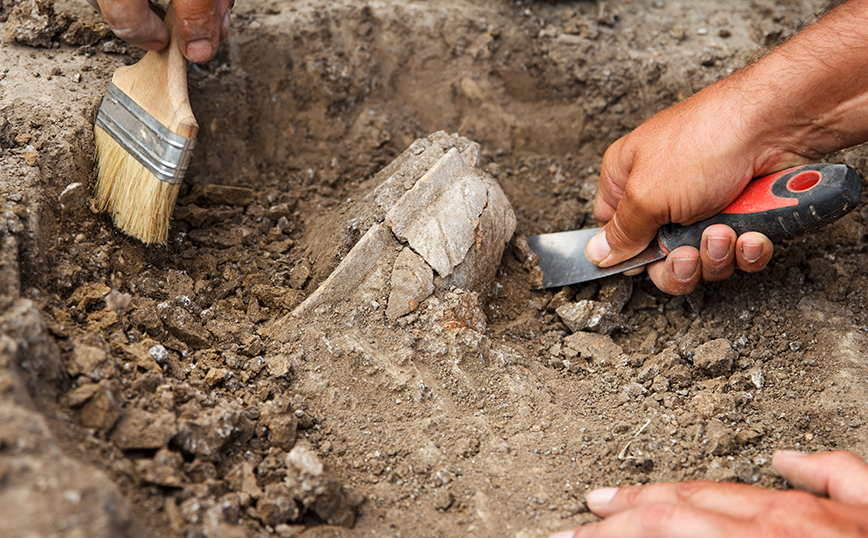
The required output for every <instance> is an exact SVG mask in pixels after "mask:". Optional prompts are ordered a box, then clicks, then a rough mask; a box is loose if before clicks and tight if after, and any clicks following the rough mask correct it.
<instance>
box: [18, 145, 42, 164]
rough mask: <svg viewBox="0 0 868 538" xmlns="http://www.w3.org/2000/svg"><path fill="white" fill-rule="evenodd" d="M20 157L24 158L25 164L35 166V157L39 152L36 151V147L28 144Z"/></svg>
mask: <svg viewBox="0 0 868 538" xmlns="http://www.w3.org/2000/svg"><path fill="white" fill-rule="evenodd" d="M21 157H22V158H23V159H24V162H25V163H27V166H36V159H37V157H39V152H38V151H36V148H34V147H33V146H30V145H28V146H27V147H26V148H24V151H23V152H22V153H21Z"/></svg>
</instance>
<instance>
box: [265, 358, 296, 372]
mask: <svg viewBox="0 0 868 538" xmlns="http://www.w3.org/2000/svg"><path fill="white" fill-rule="evenodd" d="M265 368H266V369H268V375H269V376H271V377H286V376H287V375H289V374H290V373H291V372H292V368H293V366H292V359H290V358H289V357H287V356H286V355H274V356H271V357H267V358H266V359H265Z"/></svg>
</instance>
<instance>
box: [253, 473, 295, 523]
mask: <svg viewBox="0 0 868 538" xmlns="http://www.w3.org/2000/svg"><path fill="white" fill-rule="evenodd" d="M256 514H257V517H258V518H259V520H260V521H262V522H263V523H265V524H266V525H270V526H272V527H274V526H275V525H279V524H281V523H286V522H288V521H298V519H299V518H300V517H301V510H299V508H298V505H297V504H296V502H295V500H293V498H292V494H291V493H290V491H289V488H287V487H286V485H284V484H269V485H267V486H265V493H264V494H263V495H262V497H260V499H259V502H257V503H256Z"/></svg>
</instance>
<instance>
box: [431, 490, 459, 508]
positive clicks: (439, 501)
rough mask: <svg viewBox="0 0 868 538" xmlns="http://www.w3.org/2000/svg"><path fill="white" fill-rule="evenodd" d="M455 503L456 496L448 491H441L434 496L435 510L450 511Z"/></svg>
mask: <svg viewBox="0 0 868 538" xmlns="http://www.w3.org/2000/svg"><path fill="white" fill-rule="evenodd" d="M454 502H455V496H454V495H452V492H451V491H448V490H443V489H441V490H439V491H437V492H436V493H435V494H434V503H433V505H434V509H435V510H441V511H444V512H445V511H446V510H449V507H450V506H452V503H454Z"/></svg>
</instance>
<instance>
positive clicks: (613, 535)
mask: <svg viewBox="0 0 868 538" xmlns="http://www.w3.org/2000/svg"><path fill="white" fill-rule="evenodd" d="M744 530H745V529H744V528H743V525H742V524H741V523H738V522H737V521H735V520H733V519H732V518H729V517H727V516H723V515H721V514H718V513H714V512H709V511H705V510H699V509H696V508H693V507H690V506H683V505H682V506H679V505H675V504H668V503H658V504H649V505H645V506H641V507H638V508H634V509H630V510H627V511H625V512H621V513H619V514H616V515H614V516H612V517H609V518H606V519H604V520H603V521H600V522H599V523H595V524H593V525H586V526H584V527H581V528H579V529H576V530H574V531H568V532H564V533H559V534H556V535H554V536H552V537H551V538H695V537H696V536H702V537H703V538H723V537H725V536H726V537H730V536H745V535H746V533H745V532H744Z"/></svg>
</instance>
